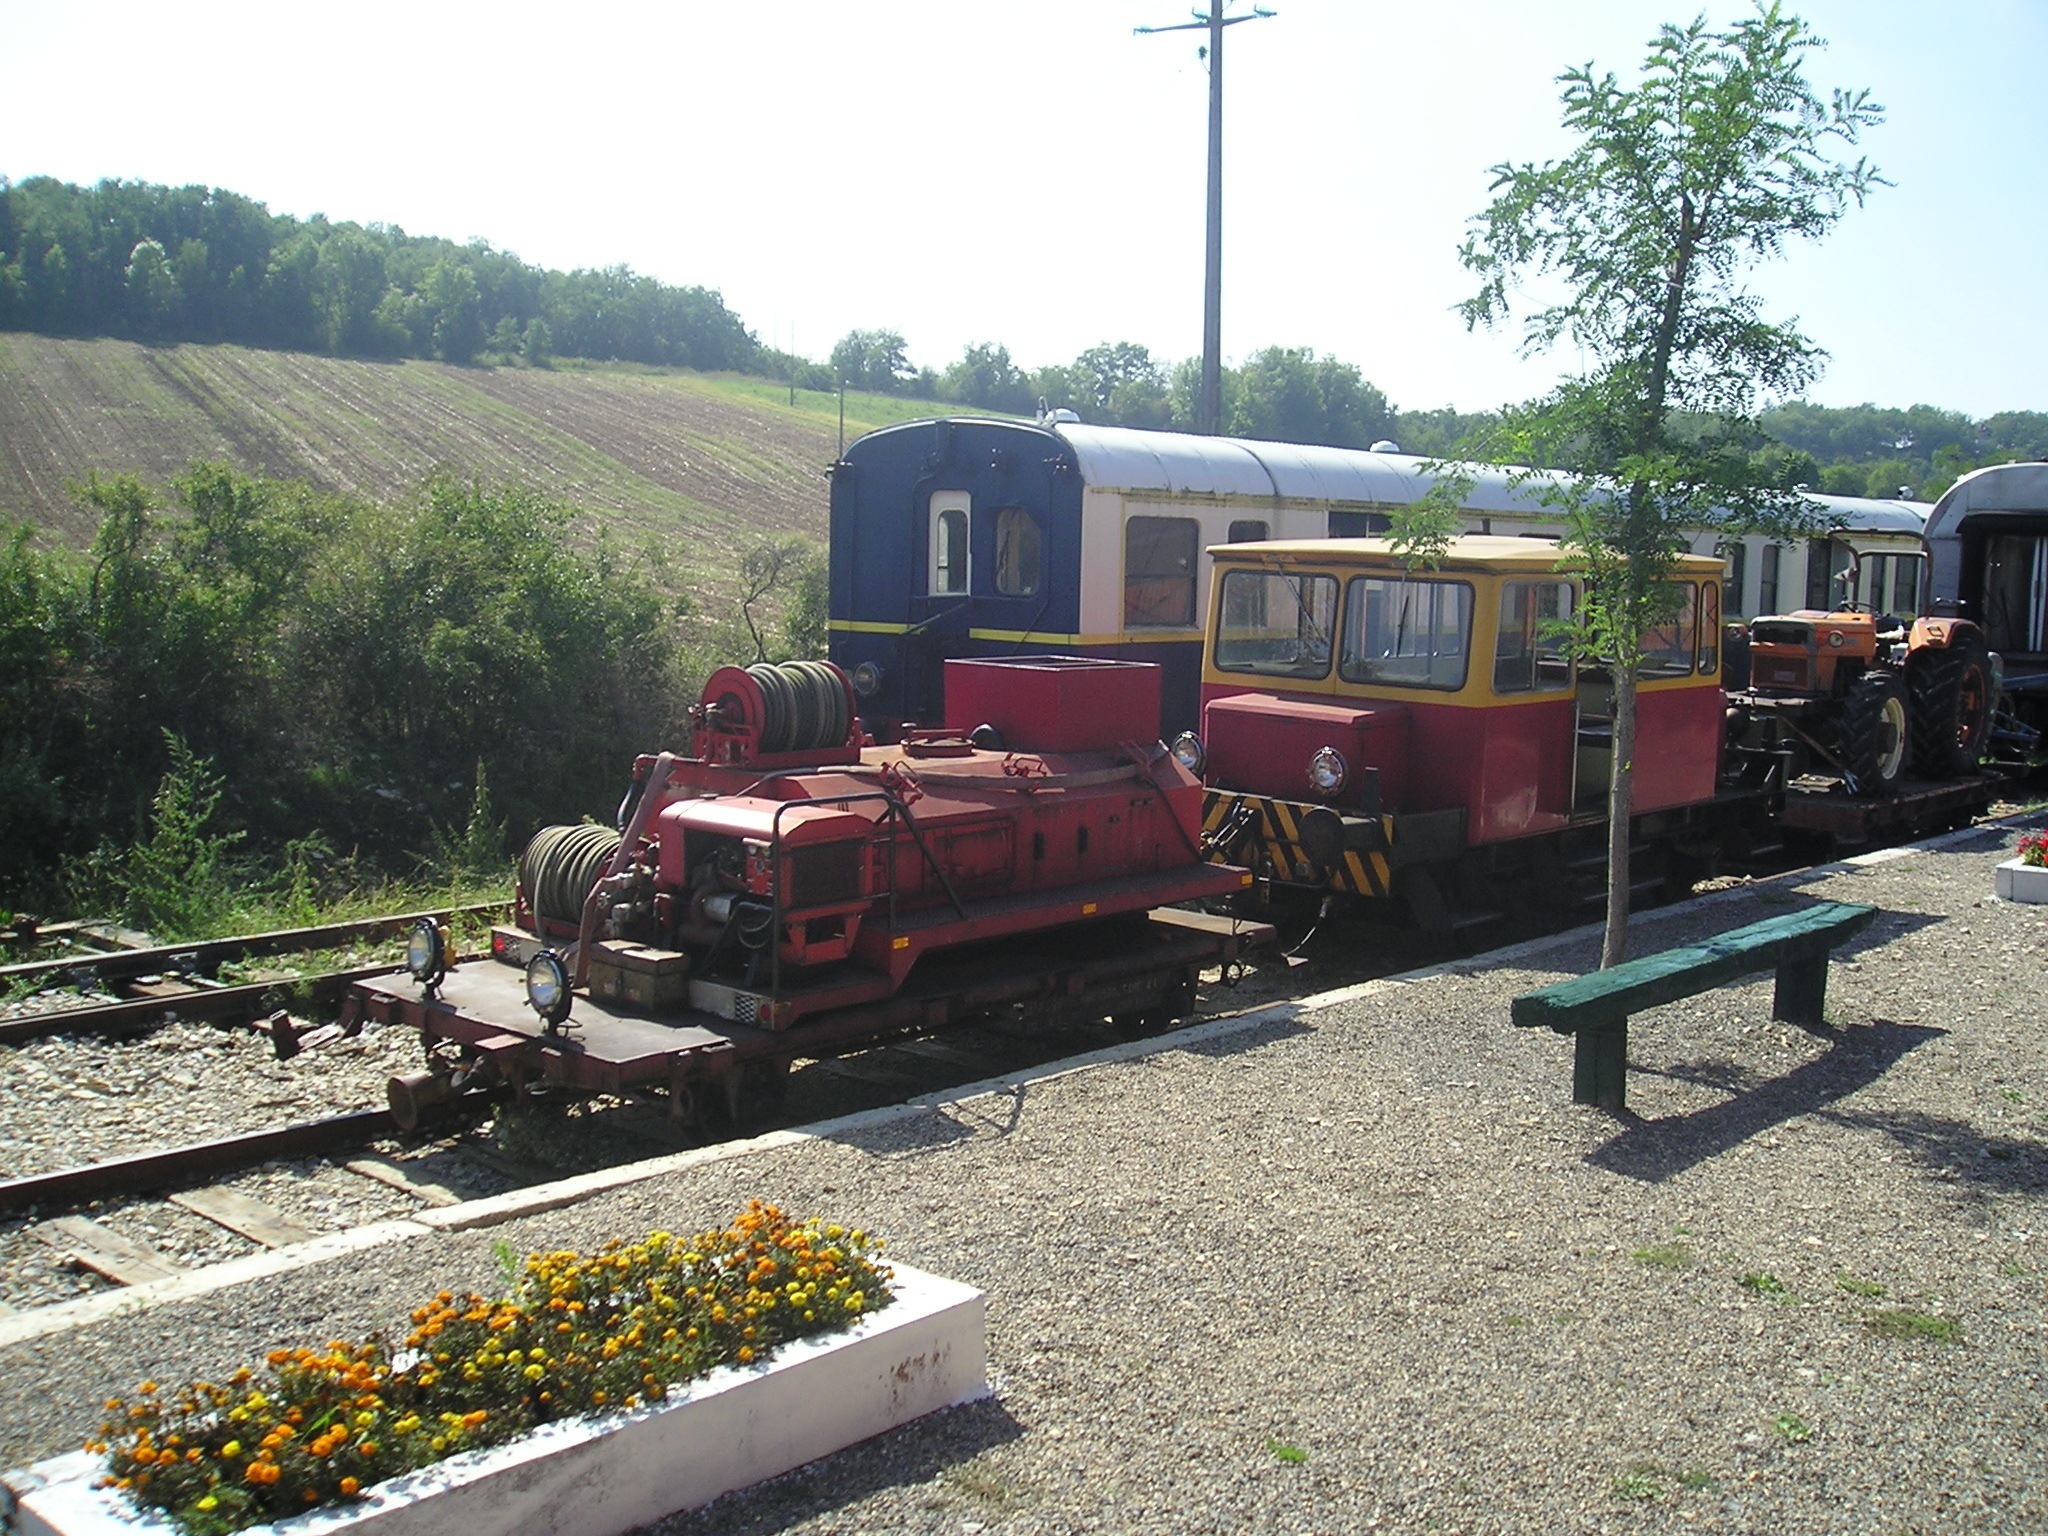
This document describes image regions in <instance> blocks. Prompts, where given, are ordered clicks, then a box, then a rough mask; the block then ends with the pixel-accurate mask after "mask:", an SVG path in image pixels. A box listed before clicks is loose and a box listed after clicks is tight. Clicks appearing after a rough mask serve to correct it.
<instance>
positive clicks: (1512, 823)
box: [1173, 536, 1991, 934]
mask: <svg viewBox="0 0 2048 1536" xmlns="http://www.w3.org/2000/svg"><path fill="white" fill-rule="evenodd" d="M1208 553H1209V555H1210V556H1211V557H1212V559H1213V560H1214V562H1215V587H1214V592H1213V595H1212V600H1211V603H1210V609H1209V612H1210V617H1209V625H1210V627H1209V633H1208V639H1207V643H1206V645H1205V648H1204V655H1203V666H1202V728H1201V731H1200V733H1199V734H1197V733H1194V732H1189V733H1185V734H1183V735H1182V736H1181V737H1179V738H1178V739H1176V741H1175V742H1174V746H1173V751H1174V755H1175V756H1176V757H1177V758H1179V760H1180V761H1181V763H1182V765H1183V766H1184V767H1187V768H1188V769H1189V770H1190V771H1191V772H1196V773H1200V774H1201V775H1202V776H1203V778H1204V782H1205V784H1206V786H1207V792H1206V796H1205V802H1204V811H1203V828H1204V836H1205V837H1206V839H1207V841H1208V845H1209V847H1210V848H1211V849H1212V850H1213V852H1214V854H1215V856H1216V857H1218V858H1222V859H1227V860H1229V861H1231V862H1233V863H1242V864H1245V865H1247V866H1249V867H1251V868H1253V869H1254V870H1255V871H1256V872H1257V874H1258V875H1259V876H1260V878H1261V880H1262V881H1263V882H1266V888H1268V889H1270V888H1272V887H1274V886H1279V887H1288V886H1292V887H1296V888H1301V889H1305V890H1309V891H1319V892H1324V893H1344V894H1348V895H1352V896H1357V897H1363V898H1367V899H1370V900H1377V901H1382V902H1389V903H1392V904H1394V905H1395V906H1397V907H1405V908H1406V914H1407V915H1408V916H1409V917H1411V918H1412V919H1413V921H1414V922H1415V923H1416V924H1417V925H1418V926H1420V927H1421V928H1423V929H1424V930H1426V931H1430V932H1434V933H1440V934H1441V933H1449V932H1453V931H1455V930H1457V929H1460V928H1463V927H1467V926H1472V925H1477V924H1482V923H1489V922H1494V921H1498V920H1501V919H1503V918H1506V919H1510V920H1515V921H1519V922H1521V923H1523V924H1525V925H1527V926H1531V927H1541V926H1556V924H1557V922H1558V920H1559V919H1561V918H1565V917H1568V916H1569V914H1570V913H1571V912H1572V911H1573V910H1574V909H1575V908H1577V907H1580V906H1592V905H1595V904H1597V903H1598V902H1599V901H1600V900H1601V899H1602V897H1603V896H1604V894H1605V886H1606V837H1607V834H1606V821H1607V796H1608V785H1609V779H1610V773H1611V768H1612V761H1613V732H1612V721H1611V708H1612V686H1611V684H1610V682H1609V679H1608V677H1607V675H1606V673H1605V672H1604V671H1602V670H1600V669H1598V668H1596V667H1589V666H1586V665H1583V664H1576V663H1574V662H1573V661H1572V659H1571V658H1570V657H1569V656H1568V655H1567V654H1566V652H1565V649H1564V646H1563V642H1562V641H1561V640H1560V639H1559V638H1558V636H1557V632H1556V631H1557V625H1558V623H1559V622H1560V621H1562V620H1565V619H1568V618H1569V617H1570V616H1571V615H1572V613H1573V612H1574V611H1575V609H1576V607H1577V605H1578V603H1579V601H1580V591H1581V583H1580V582H1579V581H1578V580H1577V579H1576V578H1575V577H1574V576H1573V575H1572V574H1571V572H1570V571H1569V570H1568V569H1563V568H1561V567H1560V560H1559V550H1558V546H1557V545H1556V544H1555V543H1553V542H1550V541H1548V540H1542V539H1531V538H1498V537H1485V536H1470V537H1462V538H1458V539H1454V540H1453V541H1452V542H1451V545H1450V549H1449V552H1448V554H1447V555H1446V556H1445V558H1444V559H1443V560H1442V561H1441V562H1440V564H1439V565H1437V566H1435V567H1433V568H1430V569H1426V570H1410V569H1409V568H1408V567H1407V565H1406V563H1405V562H1404V561H1403V560H1402V558H1401V557H1400V556H1398V555H1397V554H1396V553H1395V552H1394V550H1393V548H1392V546H1391V545H1390V544H1389V543H1388V542H1387V541H1386V540H1384V539H1376V538H1364V539H1319V540H1302V541H1294V542H1265V543H1244V544H1228V545H1218V546H1215V547H1212V548H1211V549H1210V550H1209V552H1208ZM1723 569H1724V568H1723V564H1722V562H1721V561H1720V560H1719V559H1717V558H1712V557H1708V556H1700V555H1684V556H1680V557H1679V558H1678V560H1677V561H1676V562H1675V564H1674V566H1673V569H1672V572H1671V576H1670V579H1671V580H1672V582H1673V583H1674V584H1676V585H1677V587H1678V588H1679V603H1678V611H1677V614H1676V616H1675V617H1674V619H1673V620H1672V622H1670V623H1669V624H1667V625H1664V626H1662V627H1661V628H1659V629H1658V630H1656V631H1654V632H1652V633H1651V634H1650V635H1649V636H1647V637H1646V638H1645V642H1644V647H1643V657H1642V660H1641V662H1640V663H1639V668H1640V670H1639V673H1638V683H1637V694H1636V698H1637V723H1636V759H1635V814H1634V822H1633V827H1632V846H1633V847H1634V849H1635V853H1634V856H1633V858H1632V860H1631V870H1632V874H1633V875H1634V877H1635V881H1636V884H1637V887H1638V894H1639V895H1649V894H1651V893H1652V892H1655V891H1657V890H1658V889H1660V888H1661V889H1663V890H1666V891H1668V892H1670V893H1671V894H1674V895H1675V894H1679V893H1681V892H1683V891H1684V890H1686V889H1689V888H1690V886H1691V884H1692V882H1693V881H1694V880H1695V879H1696V878H1699V877H1700V876H1702V875H1704V874H1706V873H1708V872H1709V871H1711V869H1712V868H1713V867H1714V865H1715V863H1716V861H1717V860H1718V859H1720V858H1721V857H1722V856H1724V855H1726V854H1733V855H1735V856H1737V857H1747V856H1748V855H1750V854H1751V853H1753V852H1758V851H1762V850H1764V849H1768V848H1772V847H1775V846H1776V845H1777V844H1778V841H1779V839H1780V838H1781V836H1782V835H1783V832H1784V830H1785V828H1787V827H1792V828H1798V829H1804V830H1807V831H1808V832H1810V833H1811V834H1812V835H1814V836H1815V837H1816V838H1819V837H1836V836H1840V837H1844V838H1847V839H1851V840H1858V839H1862V840H1867V839H1868V837H1870V836H1871V835H1874V834H1875V833H1876V832H1877V831H1879V830H1881V829H1889V828H1891V827H1892V826H1893V825H1894V824H1896V825H1897V826H1899V827H1905V826H1908V825H1912V824H1915V822H1916V818H1917V819H1918V820H1920V821H1924V820H1927V819H1928V818H1940V819H1944V820H1947V819H1953V818H1955V817H1957V816H1960V817H1961V818H1962V819H1965V820H1967V819H1968V816H1969V814H1970V813H1971V811H1972V810H1974V809H1981V808H1982V805H1983V803H1985V802H1988V800H1989V798H1990V789H1989V785H1990V782H1991V781H1989V780H1980V779H1977V778H1974V777H1971V778H1969V779H1967V780H1965V781H1962V782H1960V783H1958V784H1950V785H1944V786H1923V787H1922V788H1921V789H1920V790H1919V791H1917V792H1916V793H1915V794H1910V795H1892V796H1887V797H1884V798H1881V799H1873V798H1858V797H1856V796H1855V795H1853V794H1850V793H1847V792H1845V791H1847V790H1849V789H1853V788H1855V787H1856V786H1855V785H1853V784H1850V783H1847V782H1846V778H1845V779H1837V780H1834V781H1832V782H1824V783H1820V784H1816V785H1802V784H1801V783H1800V782H1798V780H1799V777H1800V773H1801V770H1802V769H1803V768H1804V767H1806V766H1808V762H1807V759H1806V758H1805V757H1804V756H1801V755H1798V754H1795V753H1794V752H1792V751H1791V750H1790V749H1789V747H1788V745H1787V741H1786V738H1785V735H1784V733H1781V732H1772V731H1767V730H1765V729H1763V728H1762V727H1760V726H1758V727H1757V728H1755V729H1752V728H1751V727H1752V726H1754V725H1755V722H1754V721H1752V720H1751V719H1749V718H1748V717H1747V716H1745V715H1743V712H1742V711H1740V710H1734V711H1731V708H1730V703H1729V698H1728V695H1727V694H1726V693H1725V692H1724V691H1723V688H1722V681H1723V678H1722V662H1723V656H1722V646H1723V640H1724V633H1723V628H1722V622H1721V620H1722V611H1723V610H1722V601H1721V598H1722V594H1721V582H1722V577H1723ZM1732 716H1733V717H1739V718H1733V719H1732V718H1731V717H1732ZM1731 723H1732V724H1735V725H1738V726H1740V727H1741V728H1742V732H1741V738H1740V740H1739V741H1738V742H1737V743H1736V744H1735V745H1734V746H1732V747H1731V745H1730V740H1729V737H1730V726H1731ZM1894 725H1895V726H1900V723H1899V722H1894ZM1900 728H1902V726H1900ZM1897 746H1898V747H1899V748H1900V749H1901V750H1902V749H1903V742H1900V743H1898V744H1897Z"/></svg>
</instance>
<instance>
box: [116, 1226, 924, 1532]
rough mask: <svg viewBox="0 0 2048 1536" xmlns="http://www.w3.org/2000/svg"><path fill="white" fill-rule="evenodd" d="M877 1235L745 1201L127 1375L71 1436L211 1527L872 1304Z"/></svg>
mask: <svg viewBox="0 0 2048 1536" xmlns="http://www.w3.org/2000/svg"><path fill="white" fill-rule="evenodd" d="M881 1247H882V1244H881V1243H880V1241H878V1240H871V1239H870V1238H869V1237H868V1236H867V1234H866V1233H864V1232H861V1231H858V1230H856V1231H851V1232H849V1231H847V1230H845V1229H844V1228H842V1227H838V1226H820V1225H819V1224H818V1223H817V1222H816V1221H807V1222H798V1221H793V1220H792V1219H790V1218H789V1217H788V1216H786V1215H785V1214H784V1213H783V1212H782V1211H781V1210H780V1209H779V1208H777V1207H775V1206H772V1205H764V1204H762V1203H761V1202H760V1201H758V1200H756V1201H753V1202H752V1203H750V1204H749V1205H748V1207H747V1208H746V1210H744V1211H742V1212H741V1213H740V1214H739V1215H738V1216H737V1217H736V1218H734V1220H733V1222H732V1223H731V1225H729V1226H727V1227H725V1228H724V1229H722V1230H719V1231H711V1232H700V1233H698V1234H697V1235H696V1236H694V1237H692V1238H690V1239H689V1240H688V1241H687V1242H684V1241H681V1240H679V1239H677V1238H674V1237H672V1236H670V1235H669V1234H668V1233H666V1232H652V1233H649V1234H648V1235H647V1236H646V1237H645V1238H643V1239H642V1240H641V1241H639V1242H637V1243H631V1244H628V1243H621V1242H614V1243H610V1244H608V1245H606V1246H605V1247H604V1248H602V1249H600V1250H599V1251H598V1252H597V1253H594V1254H575V1253H566V1252H565V1253H535V1254H529V1255H528V1256H527V1258H526V1261H525V1263H524V1264H523V1265H521V1266H519V1267H518V1268H517V1270H516V1273H515V1276H514V1283H513V1294H512V1295H511V1296H509V1297H507V1298H504V1299H502V1300H488V1299H486V1298H484V1297H482V1296H478V1295H474V1294H465V1295H456V1294H455V1293H453V1292H449V1291H442V1292H441V1293H440V1294H439V1295H437V1296H436V1297H435V1298H434V1299H433V1300H432V1301H431V1302H429V1303H428V1304H427V1305H426V1306H423V1307H421V1308H419V1309H418V1310H416V1311H415V1312H414V1313H413V1314H412V1329H411V1331H410V1332H409V1333H407V1334H406V1335H405V1338H404V1342H403V1343H402V1344H400V1345H397V1346H393V1345H392V1344H391V1343H390V1342H389V1341H388V1340H387V1339H385V1338H384V1337H382V1336H381V1335H378V1336H372V1337H371V1338H369V1339H366V1340H363V1341H361V1342H359V1343H354V1344H351V1343H348V1342H346V1341H340V1340H337V1341H334V1342H331V1343H329V1344H327V1345H326V1346H325V1347H324V1348H321V1349H306V1348H300V1349H279V1350H273V1351H272V1352H271V1354H270V1356H269V1358H268V1366H269V1376H268V1378H267V1379H266V1380H264V1381H261V1382H259V1381H258V1380H257V1375H256V1372H255V1371H254V1370H251V1369H247V1368H245V1369H242V1370H239V1371H237V1372H235V1374H234V1375H233V1376H231V1377H230V1378H229V1379H228V1381H227V1383H226V1384H225V1385H221V1384H216V1383H213V1382H204V1381H200V1382H193V1383H191V1384H189V1385H187V1386H186V1387H184V1388H182V1389H181V1390H179V1391H177V1392H168V1393H167V1392H164V1391H163V1390H162V1389H160V1388H159V1387H158V1386H157V1384H156V1383H155V1382H150V1381H145V1382H143V1383H142V1386H141V1388H140V1394H141V1395H140V1397H139V1398H138V1400H137V1401H136V1402H134V1403H133V1404H129V1403H124V1402H122V1401H121V1400H120V1399H118V1398H116V1399H113V1400H111V1401H110V1402H108V1404H107V1411H108V1413H109V1414H110V1415H114V1417H112V1418H110V1419H109V1421H108V1422H107V1424H106V1426H105V1428H104V1429H103V1430H102V1431H101V1434H102V1438H101V1439H100V1440H97V1441H95V1442H93V1443H92V1444H90V1445H89V1446H88V1447H87V1449H89V1450H91V1451H94V1452H97V1453H99V1454H103V1455H105V1456H106V1457H107V1459H108V1466H109V1469H110V1470H109V1473H108V1477H107V1483H108V1485H110V1486H112V1487H116V1488H119V1489H122V1490H124V1491H125V1492H127V1493H129V1494H130V1495H131V1496H132V1497H133V1498H134V1499H135V1500H136V1501H137V1502H138V1503H142V1504H147V1505H152V1506H154V1507H156V1508H158V1509H161V1510H164V1511H165V1512H166V1513H168V1514H169V1515H170V1517H171V1519H172V1520H173V1521H174V1522H175V1523H176V1524H177V1526H178V1528H179V1529H180V1530H182V1531H185V1532H187V1533H189V1536H221V1533H225V1532H230V1531H238V1530H241V1529H242V1528H243V1527H245V1526H250V1525H255V1524H259V1523H261V1522H263V1521H267V1520H279V1519H283V1518H284V1517H285V1516H287V1515H293V1514H298V1513H301V1512H302V1511H304V1510H306V1509H310V1508H312V1507H314V1506H316V1505H320V1504H331V1503H338V1502H343V1501H346V1500H349V1499H353V1498H356V1497H358V1496H360V1495H361V1493H362V1492H363V1490H364V1489H365V1488H367V1487H369V1486H371V1485H372V1484H375V1483H378V1482H382V1481H383V1480H384V1479H386V1478H389V1477H395V1476H397V1475H398V1474H399V1473H401V1472H407V1471H411V1470H412V1469H414V1468H416V1467H423V1466H427V1465H429V1464H431V1463H433V1462H436V1461H440V1460H442V1459H444V1458H445V1457H449V1456H453V1455H455V1454H457V1453H458V1452H461V1451H466V1450H476V1449H479V1448H482V1447H484V1446H491V1445H501V1444H504V1443H505V1442H506V1441H509V1440H515V1439H517V1438H518V1437H519V1436H521V1435H523V1434H525V1433H526V1432H527V1431H528V1430H530V1429H532V1428H533V1427H534V1426H535V1425H536V1424H544V1423H547V1422H549V1421H551V1420H555V1419H564V1418H573V1417H575V1416H577V1415H579V1414H585V1413H597V1412H609V1411H612V1410H614V1409H619V1408H633V1407H637V1406H639V1405H640V1404H642V1403H648V1402H660V1401H662V1400H664V1399H665V1398H666V1397H667V1395H668V1391H669V1389H670V1388H671V1387H672V1386H675V1385H677V1384H679V1383H681V1382H684V1381H687V1380H689V1379H691V1378H692V1377H695V1376H699V1375H702V1374H703V1373H705V1372H707V1371H709V1370H711V1369H713V1368H715V1367H717V1366H720V1365H727V1364H741V1365H744V1364H748V1363H751V1362H753V1361H756V1360H763V1359H766V1358H767V1357H768V1356H769V1355H771V1354H772V1353H773V1352H774V1351H775V1350H776V1349H778V1348H780V1347H781V1346H782V1345H783V1344H785V1343H787V1342H788V1341H790V1340H791V1339H799V1338H808V1337H812V1336H815V1335H818V1334H825V1333H831V1332H834V1331H836V1330H838V1329H841V1328H845V1327H847V1326H848V1325H849V1324H851V1323H852V1322H853V1321H854V1320H856V1319H857V1318H859V1317H860V1316H861V1315H862V1314H863V1313H866V1312H871V1311H876V1310H878V1309H880V1308H882V1307H885V1306H887V1305H888V1304H889V1300H890V1295H889V1278H890V1271H889V1268H888V1266H887V1265H885V1264H883V1263H881V1262H880V1260H879V1258H878V1255H879V1252H880V1250H881Z"/></svg>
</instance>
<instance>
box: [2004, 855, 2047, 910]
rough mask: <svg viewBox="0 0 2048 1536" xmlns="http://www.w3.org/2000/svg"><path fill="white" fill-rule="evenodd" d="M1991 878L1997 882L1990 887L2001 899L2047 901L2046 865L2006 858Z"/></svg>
mask: <svg viewBox="0 0 2048 1536" xmlns="http://www.w3.org/2000/svg"><path fill="white" fill-rule="evenodd" d="M1993 879H1994V880H1995V881H1996V882H1997V883H1996V884H1995V885H1994V886H1993V887H1992V889H1993V890H1995V891H1996V892H1997V893H1998V898H1999V900H2001V901H2033V902H2044V903H2048V867H2044V866H2042V865H2039V864H2022V863H2021V862H2020V861H2019V860H2018V859H2007V860H2006V861H2005V862H2004V863H2003V864H2001V865H1999V866H1998V868H1997V870H1996V871H1994V873H1993Z"/></svg>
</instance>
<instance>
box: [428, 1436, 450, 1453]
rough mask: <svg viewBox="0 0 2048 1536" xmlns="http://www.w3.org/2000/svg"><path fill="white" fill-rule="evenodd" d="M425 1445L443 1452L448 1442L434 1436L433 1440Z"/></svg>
mask: <svg viewBox="0 0 2048 1536" xmlns="http://www.w3.org/2000/svg"><path fill="white" fill-rule="evenodd" d="M427 1444H428V1445H430V1446H432V1447H433V1448H434V1449H435V1450H437V1451H445V1450H447V1449H448V1442H447V1441H446V1440H444V1439H443V1438H442V1437H441V1436H439V1435H436V1436H434V1438H433V1439H431V1440H429V1441H428V1442H427Z"/></svg>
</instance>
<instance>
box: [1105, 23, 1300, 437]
mask: <svg viewBox="0 0 2048 1536" xmlns="http://www.w3.org/2000/svg"><path fill="white" fill-rule="evenodd" d="M1228 8H1229V0H1211V3H1210V6H1209V9H1208V11H1207V13H1206V14H1205V13H1204V12H1201V11H1196V12H1195V13H1194V16H1195V19H1194V20H1193V21H1183V22H1180V23H1178V24H1176V25H1174V26H1170V27H1134V28H1132V31H1133V32H1135V33H1137V34H1138V35H1140V36H1145V35H1147V34H1150V33H1154V32H1197V31H1202V32H1207V33H1208V34H1209V43H1208V46H1207V47H1206V48H1205V49H1204V50H1203V51H1204V52H1205V53H1206V54H1207V55H1208V59H1209V230H1208V263H1207V267H1206V269H1205V271H1204V273H1203V281H1202V398H1201V401H1200V403H1199V404H1197V406H1196V407H1195V430H1196V431H1197V432H1204V433H1207V434H1208V435H1209V436H1211V437H1214V436H1215V435H1216V434H1217V433H1219V432H1221V431H1222V430H1223V29H1224V28H1225V27H1234V26H1236V25H1237V24H1238V23H1239V22H1241V21H1263V20H1265V19H1266V18H1267V17H1269V16H1271V15H1273V14H1274V13H1273V12H1272V11H1269V10H1267V9H1266V8H1265V7H1264V6H1261V5H1254V6H1253V7H1252V8H1251V11H1250V13H1249V14H1248V15H1243V16H1226V15H1224V14H1223V13H1224V11H1225V10H1227V9H1228Z"/></svg>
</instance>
